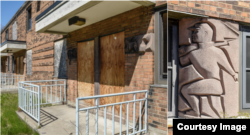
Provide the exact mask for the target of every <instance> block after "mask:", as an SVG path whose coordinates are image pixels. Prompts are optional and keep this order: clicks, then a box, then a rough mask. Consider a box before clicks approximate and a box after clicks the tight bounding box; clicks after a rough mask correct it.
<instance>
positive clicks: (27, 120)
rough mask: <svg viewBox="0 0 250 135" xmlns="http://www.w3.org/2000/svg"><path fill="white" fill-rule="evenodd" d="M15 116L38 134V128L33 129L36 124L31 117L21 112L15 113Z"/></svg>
mask: <svg viewBox="0 0 250 135" xmlns="http://www.w3.org/2000/svg"><path fill="white" fill-rule="evenodd" d="M16 114H17V116H18V117H19V118H20V119H21V120H22V121H24V122H25V123H26V124H27V125H28V126H29V127H30V128H31V129H32V130H34V131H36V132H37V133H39V132H38V126H37V127H35V126H34V125H37V123H35V122H34V120H33V119H32V118H31V117H29V116H28V117H27V114H25V113H24V112H23V111H16Z"/></svg>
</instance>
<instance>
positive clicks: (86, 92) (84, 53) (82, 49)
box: [77, 40, 94, 105]
mask: <svg viewBox="0 0 250 135" xmlns="http://www.w3.org/2000/svg"><path fill="white" fill-rule="evenodd" d="M77 66H78V97H87V96H93V95H94V40H91V41H86V42H80V43H78V45H77ZM93 101H94V100H86V101H85V103H87V104H88V105H94V102H93Z"/></svg>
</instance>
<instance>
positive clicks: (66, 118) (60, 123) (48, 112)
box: [16, 105, 126, 135]
mask: <svg viewBox="0 0 250 135" xmlns="http://www.w3.org/2000/svg"><path fill="white" fill-rule="evenodd" d="M16 113H17V115H18V116H19V117H20V118H21V119H22V120H24V121H26V123H28V124H29V126H31V127H32V128H33V129H35V130H36V131H38V132H39V134H40V135H75V133H76V127H75V123H76V115H75V108H72V107H69V106H67V105H56V106H51V107H44V108H41V118H40V119H41V128H39V129H38V124H37V122H36V121H35V120H33V119H32V118H31V117H29V116H28V115H27V114H26V113H24V112H18V111H17V112H16ZM79 115H80V116H79V117H80V119H79V123H80V128H79V129H80V134H79V135H85V134H86V118H85V116H86V112H85V111H82V112H80V114H79ZM98 127H99V128H98V129H99V130H98V134H99V135H103V134H104V119H103V118H102V117H99V118H98ZM122 129H123V130H122V131H125V129H126V126H125V125H123V126H122ZM119 131H120V126H119V123H118V122H115V133H119ZM124 133H125V132H124ZM94 134H95V115H93V114H91V113H90V114H89V135H94ZM111 134H112V121H111V120H108V119H107V135H111Z"/></svg>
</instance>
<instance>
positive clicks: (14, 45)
mask: <svg viewBox="0 0 250 135" xmlns="http://www.w3.org/2000/svg"><path fill="white" fill-rule="evenodd" d="M6 49H15V50H16V51H12V52H10V53H14V52H17V51H19V50H23V49H26V44H25V43H8V42H7V43H5V44H4V45H2V46H1V48H0V52H3V51H5V50H6Z"/></svg>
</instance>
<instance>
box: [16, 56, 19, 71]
mask: <svg viewBox="0 0 250 135" xmlns="http://www.w3.org/2000/svg"><path fill="white" fill-rule="evenodd" d="M16 73H17V74H19V57H17V58H16Z"/></svg>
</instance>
